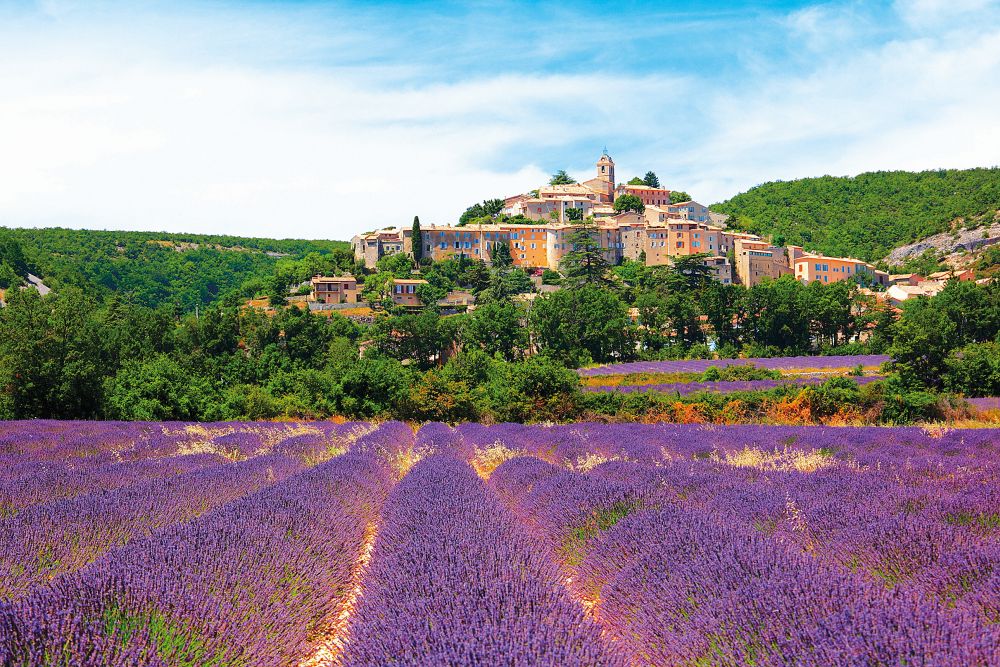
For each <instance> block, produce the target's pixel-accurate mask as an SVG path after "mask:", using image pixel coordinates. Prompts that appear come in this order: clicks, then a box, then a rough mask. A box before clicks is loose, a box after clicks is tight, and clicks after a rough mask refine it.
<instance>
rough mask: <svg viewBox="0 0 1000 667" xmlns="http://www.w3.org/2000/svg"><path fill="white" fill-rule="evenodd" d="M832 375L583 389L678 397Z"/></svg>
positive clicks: (870, 378) (818, 380)
mask: <svg viewBox="0 0 1000 667" xmlns="http://www.w3.org/2000/svg"><path fill="white" fill-rule="evenodd" d="M827 379H828V378H823V377H797V378H783V379H781V380H715V381H706V382H667V383H663V384H615V385H608V386H604V385H589V386H585V387H584V388H583V391H587V392H606V391H617V392H620V393H623V394H632V393H636V392H645V391H659V392H663V393H668V394H677V395H678V396H688V395H690V394H696V393H698V392H701V391H707V392H712V393H717V394H729V393H732V392H735V391H767V390H770V389H775V388H777V387H781V386H784V385H790V386H795V387H805V386H815V385H820V384H823V383H824V382H826V381H827ZM849 379H850V380H851V381H852V382H854V383H856V384H858V385H865V384H868V383H870V382H875V381H876V380H883V379H885V378H884V377H882V376H879V375H865V376H859V377H850V378H849Z"/></svg>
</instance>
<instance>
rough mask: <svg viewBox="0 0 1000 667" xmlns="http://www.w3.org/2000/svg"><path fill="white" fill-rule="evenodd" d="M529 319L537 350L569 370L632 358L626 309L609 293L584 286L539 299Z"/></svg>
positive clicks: (632, 351)
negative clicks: (575, 367)
mask: <svg viewBox="0 0 1000 667" xmlns="http://www.w3.org/2000/svg"><path fill="white" fill-rule="evenodd" d="M529 318H530V323H531V330H532V333H533V336H534V340H535V342H536V345H537V346H538V348H539V350H541V351H542V352H544V353H546V354H548V355H549V356H551V357H553V358H556V359H559V360H560V361H562V362H563V363H565V364H566V365H568V366H579V365H585V364H586V363H589V362H591V361H593V362H599V363H602V362H608V361H613V360H622V359H628V358H630V357H632V356H634V354H635V347H634V332H633V329H632V324H631V322H630V321H629V319H628V306H627V305H626V304H625V303H624V302H622V300H621V299H619V298H618V296H617V295H616V294H615V293H614V292H611V291H610V290H607V289H602V288H600V287H597V286H595V285H584V286H582V287H580V288H579V289H565V290H560V291H558V292H554V293H552V294H549V295H546V296H542V297H539V298H538V299H536V300H535V303H534V305H533V306H532V309H531V313H530V315H529Z"/></svg>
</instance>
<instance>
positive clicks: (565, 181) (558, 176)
mask: <svg viewBox="0 0 1000 667" xmlns="http://www.w3.org/2000/svg"><path fill="white" fill-rule="evenodd" d="M573 183H576V179H575V178H573V177H572V176H570V175H569V174H567V173H566V170H565V169H560V170H559V171H557V172H556V173H554V174H552V178H550V179H549V185H571V184H573Z"/></svg>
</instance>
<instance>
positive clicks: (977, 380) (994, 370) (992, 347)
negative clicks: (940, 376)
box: [944, 343, 1000, 396]
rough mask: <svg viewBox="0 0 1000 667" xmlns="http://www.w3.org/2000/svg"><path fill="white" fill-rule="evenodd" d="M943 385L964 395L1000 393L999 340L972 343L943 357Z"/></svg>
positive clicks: (997, 394)
mask: <svg viewBox="0 0 1000 667" xmlns="http://www.w3.org/2000/svg"><path fill="white" fill-rule="evenodd" d="M945 365H946V368H947V371H946V372H945V375H944V382H945V386H946V388H947V389H948V391H953V392H957V393H961V394H965V395H966V396H1000V343H971V344H969V345H966V346H965V347H961V348H959V349H957V350H955V351H954V353H953V354H952V355H951V356H950V357H949V358H948V359H946V360H945Z"/></svg>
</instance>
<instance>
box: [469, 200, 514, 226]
mask: <svg viewBox="0 0 1000 667" xmlns="http://www.w3.org/2000/svg"><path fill="white" fill-rule="evenodd" d="M503 207H504V200H503V199H486V200H484V201H483V202H480V203H476V204H473V205H472V206H470V207H469V208H467V209H465V211H464V212H463V213H462V215H461V216H460V217H459V218H458V226H459V227H464V226H465V225H469V224H477V223H490V222H493V221H494V220H495V219H496V218H497V217H499V216H500V213H501V211H503Z"/></svg>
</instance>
